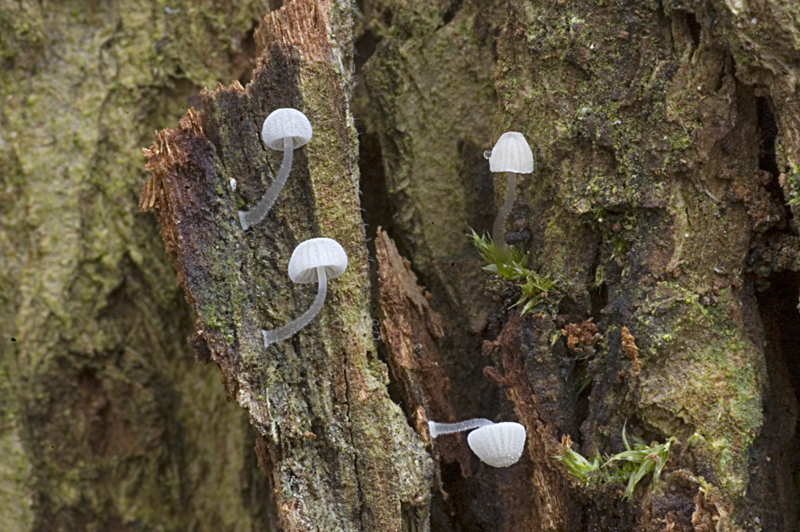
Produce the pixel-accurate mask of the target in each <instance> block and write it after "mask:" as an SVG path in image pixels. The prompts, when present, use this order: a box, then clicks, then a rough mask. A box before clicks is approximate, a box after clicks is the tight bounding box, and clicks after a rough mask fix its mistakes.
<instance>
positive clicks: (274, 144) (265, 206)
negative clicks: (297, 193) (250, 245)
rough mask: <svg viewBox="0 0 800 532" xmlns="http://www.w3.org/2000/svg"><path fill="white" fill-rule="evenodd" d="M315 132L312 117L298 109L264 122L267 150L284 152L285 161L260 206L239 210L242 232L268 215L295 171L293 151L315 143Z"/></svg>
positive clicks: (281, 111) (281, 112)
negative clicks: (307, 116) (309, 119)
mask: <svg viewBox="0 0 800 532" xmlns="http://www.w3.org/2000/svg"><path fill="white" fill-rule="evenodd" d="M312 132H313V130H312V128H311V123H310V122H309V121H308V118H306V115H304V114H303V113H301V112H300V111H298V110H297V109H276V110H274V111H272V112H271V113H270V115H269V116H268V117H267V119H266V120H264V127H262V128H261V139H262V140H263V141H264V144H266V145H267V147H269V148H272V149H273V150H278V151H283V162H282V163H281V168H280V170H278V176H277V177H276V178H275V182H274V183H272V185H271V186H270V187H269V189H267V192H266V193H265V194H264V196H263V197H262V198H261V199H260V200H259V202H258V203H257V204H256V206H255V207H253V208H252V209H250V210H249V211H239V220H240V221H241V223H242V229H244V230H245V231H246V230H247V229H248V228H250V227H251V226H253V225H255V224H257V223H258V222H260V221H261V220H263V219H264V218H265V217H266V216H267V213H268V212H269V210H270V209H271V208H272V205H274V204H275V200H276V199H278V194H279V193H280V191H281V189H282V188H283V186H284V185H285V184H286V180H287V179H288V178H289V171H290V170H291V169H292V152H293V151H294V150H295V148H299V147H300V146H304V145H305V144H307V143H308V141H310V140H311V135H312Z"/></svg>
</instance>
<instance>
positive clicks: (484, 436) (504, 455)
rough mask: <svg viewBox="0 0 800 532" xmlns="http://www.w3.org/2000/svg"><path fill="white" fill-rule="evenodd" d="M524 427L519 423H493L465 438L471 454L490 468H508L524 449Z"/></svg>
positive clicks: (514, 462) (515, 461)
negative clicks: (475, 455)
mask: <svg viewBox="0 0 800 532" xmlns="http://www.w3.org/2000/svg"><path fill="white" fill-rule="evenodd" d="M525 436H526V434H525V427H523V426H522V425H520V424H519V423H513V422H506V423H493V424H491V425H486V426H484V427H481V428H479V429H477V430H473V431H472V432H470V433H469V435H468V436H467V443H468V444H469V448H470V449H472V452H473V453H475V454H477V455H478V458H480V459H481V460H482V461H483V462H484V463H487V464H489V465H490V466H492V467H508V466H512V465H514V464H516V463H517V462H518V461H519V457H520V456H522V449H523V448H524V447H525Z"/></svg>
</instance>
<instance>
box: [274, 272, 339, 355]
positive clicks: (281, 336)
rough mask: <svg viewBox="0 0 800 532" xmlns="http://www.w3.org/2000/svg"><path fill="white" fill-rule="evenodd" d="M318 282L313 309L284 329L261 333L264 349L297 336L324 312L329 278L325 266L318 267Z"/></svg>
mask: <svg viewBox="0 0 800 532" xmlns="http://www.w3.org/2000/svg"><path fill="white" fill-rule="evenodd" d="M317 282H318V284H317V297H316V298H315V299H314V303H313V304H312V305H311V307H310V308H309V309H308V310H307V311H305V312H304V313H303V315H302V316H300V317H299V318H297V319H296V320H294V321H291V322H289V323H288V324H287V325H284V326H283V327H279V328H277V329H273V330H271V331H265V330H262V331H261V334H262V335H263V336H264V347H269V344H272V343H275V342H280V341H281V340H286V339H287V338H291V337H292V336H294V335H295V334H297V332H298V331H299V330H300V329H302V328H303V327H305V326H306V325H308V324H309V323H311V320H313V319H314V318H315V317H316V316H317V314H319V311H320V310H322V305H323V304H324V303H325V295H326V294H327V293H328V278H327V275H326V273H325V266H318V267H317Z"/></svg>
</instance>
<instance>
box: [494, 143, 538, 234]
mask: <svg viewBox="0 0 800 532" xmlns="http://www.w3.org/2000/svg"><path fill="white" fill-rule="evenodd" d="M489 170H490V171H492V172H508V191H507V192H506V199H505V202H504V203H503V206H502V207H501V208H500V211H499V212H498V213H497V218H496V219H495V221H494V227H493V228H492V238H493V239H494V243H495V244H497V246H498V247H500V248H501V249H505V248H506V242H505V238H504V233H505V225H506V219H507V218H508V215H509V214H510V213H511V207H512V206H513V205H514V196H515V194H516V188H517V174H529V173H531V172H533V152H532V151H531V147H530V146H529V145H528V141H526V140H525V137H524V136H523V135H522V133H517V132H516V131H508V132H506V133H503V134H502V135H500V138H499V139H497V144H495V145H494V148H492V151H491V155H490V157H489Z"/></svg>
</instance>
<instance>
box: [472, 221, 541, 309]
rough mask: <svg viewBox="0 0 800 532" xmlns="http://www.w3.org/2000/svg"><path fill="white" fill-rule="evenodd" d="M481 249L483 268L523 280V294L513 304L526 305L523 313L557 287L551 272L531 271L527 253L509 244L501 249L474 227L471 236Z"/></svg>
mask: <svg viewBox="0 0 800 532" xmlns="http://www.w3.org/2000/svg"><path fill="white" fill-rule="evenodd" d="M470 237H471V238H472V242H473V243H474V244H475V247H476V248H478V252H479V253H480V254H481V257H483V260H485V261H486V266H484V267H483V269H484V270H486V271H487V272H491V273H493V274H495V275H497V276H499V277H502V278H504V279H507V280H509V281H520V282H521V284H520V285H519V287H520V288H521V289H522V297H520V298H519V300H518V301H517V302H516V303H514V305H513V306H514V307H516V306H518V305H521V304H523V303H524V304H525V306H524V307H522V314H523V315H524V314H527V313H528V312H530V311H531V310H532V309H533V307H535V306H536V305H538V304H539V303H540V302H541V301H542V299H544V298H545V297H547V296H548V294H549V293H550V292H551V291H552V290H553V288H555V286H556V282H555V281H554V280H553V279H551V278H550V276H549V275H539V274H538V273H536V272H535V271H533V270H529V269H528V267H527V264H528V253H527V252H525V251H523V250H521V249H519V248H518V247H516V246H508V247H506V248H505V249H501V248H500V246H498V245H497V244H495V243H494V241H492V239H491V237H489V236H488V235H484V236H480V235H478V233H476V232H475V231H474V230H473V231H472V234H471V235H470Z"/></svg>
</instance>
